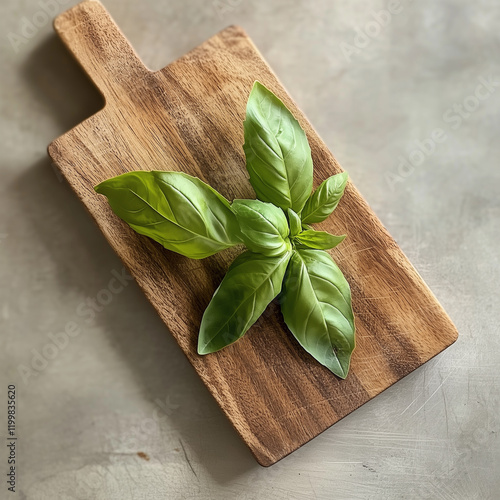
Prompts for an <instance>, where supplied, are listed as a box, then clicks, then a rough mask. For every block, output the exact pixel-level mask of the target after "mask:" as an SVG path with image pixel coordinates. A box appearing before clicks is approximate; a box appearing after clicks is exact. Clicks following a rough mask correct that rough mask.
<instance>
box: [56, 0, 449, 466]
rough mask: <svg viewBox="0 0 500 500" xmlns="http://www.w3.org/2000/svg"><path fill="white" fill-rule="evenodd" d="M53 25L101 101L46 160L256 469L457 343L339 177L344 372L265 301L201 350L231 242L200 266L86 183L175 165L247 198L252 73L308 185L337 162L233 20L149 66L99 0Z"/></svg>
mask: <svg viewBox="0 0 500 500" xmlns="http://www.w3.org/2000/svg"><path fill="white" fill-rule="evenodd" d="M54 27H55V30H56V31H57V33H58V34H59V36H60V37H61V38H62V40H63V42H64V43H65V44H66V45H67V47H68V48H69V50H70V51H71V52H72V53H73V55H74V56H75V57H76V59H77V60H78V61H79V62H80V63H81V65H82V66H83V68H84V69H85V71H86V72H87V73H88V74H89V76H90V78H91V79H92V80H93V81H94V83H95V84H96V85H97V87H98V88H99V89H100V91H101V92H102V94H103V96H104V98H105V102H106V104H105V106H104V109H102V110H101V111H99V112H98V113H96V114H95V115H93V116H92V117H90V118H89V119H87V120H85V121H84V122H83V123H81V124H79V125H78V126H76V127H75V128H73V129H72V130H70V131H69V132H67V133H66V134H64V135H63V136H61V137H59V138H58V139H56V140H55V141H54V142H53V143H52V144H50V146H49V148H48V151H49V154H50V156H51V157H52V159H53V161H54V162H55V163H56V165H57V166H58V167H59V168H60V169H61V171H62V173H63V174H64V176H65V177H66V179H67V180H68V182H69V183H70V185H71V187H72V188H73V189H74V191H75V192H76V194H77V195H78V197H79V198H80V199H81V200H82V201H83V203H84V204H85V206H86V207H87V209H88V210H89V212H90V213H91V215H92V216H93V217H94V219H95V221H96V222H97V224H98V225H99V227H100V228H101V230H102V232H103V233H104V235H105V236H106V238H107V239H108V241H109V243H110V244H111V246H112V247H113V248H114V250H115V251H116V252H117V254H118V255H119V256H120V258H121V259H122V260H123V262H124V264H125V265H126V267H127V268H128V269H129V271H130V273H131V274H132V275H133V276H134V278H135V279H136V281H137V283H138V284H139V286H140V287H141V288H142V289H143V291H144V293H145V294H146V296H147V297H148V299H149V300H150V301H151V303H152V304H153V306H154V307H155V308H156V310H157V311H158V314H159V315H160V316H161V318H162V320H163V321H164V322H165V324H166V325H167V327H168V329H169V330H170V332H171V333H172V335H173V336H174V337H175V339H176V340H177V342H178V343H179V345H180V346H181V348H182V350H183V351H184V353H185V354H186V356H187V357H188V359H189V361H190V362H191V363H192V365H193V366H194V368H195V370H196V371H197V372H198V374H199V376H200V377H201V378H202V380H203V382H204V383H205V385H206V386H207V388H208V389H209V391H210V392H211V393H212V395H213V397H214V398H215V399H216V400H217V403H218V404H219V405H220V407H221V408H222V410H223V411H224V413H225V414H226V415H227V417H228V418H229V420H230V421H231V423H232V424H233V426H234V427H235V429H236V431H237V432H238V433H239V434H240V436H241V437H242V438H243V440H244V441H245V443H246V444H247V445H248V446H249V448H250V450H251V451H252V453H253V454H254V455H255V457H256V459H257V461H258V462H259V463H260V464H262V465H264V466H268V465H271V464H274V463H275V462H276V461H278V460H280V459H281V458H283V457H284V456H285V455H287V454H289V453H291V452H292V451H294V450H296V449H297V448H299V447H300V446H301V445H303V444H304V443H306V442H307V441H309V440H310V439H312V438H314V437H315V436H317V435H318V434H319V433H320V432H322V431H324V430H325V429H327V428H328V427H330V426H331V425H332V424H334V423H335V422H337V421H338V420H339V419H341V418H342V417H344V416H345V415H347V414H348V413H350V412H351V411H353V410H354V409H356V408H358V407H359V406H360V405H362V404H363V403H366V402H367V401H368V400H370V399H371V398H373V397H374V396H376V395H377V394H379V393H380V392H382V391H383V390H384V389H386V388H387V387H389V386H390V385H392V384H394V382H396V381H398V380H399V379H401V378H402V377H404V376H405V375H407V374H408V373H410V372H411V371H412V370H414V369H415V368H417V367H419V366H420V365H422V363H425V362H426V361H427V360H429V359H430V358H432V357H433V356H435V355H436V354H437V353H439V352H440V351H442V350H443V349H445V348H446V347H448V346H449V345H450V344H452V343H453V342H454V341H455V340H456V338H457V332H456V329H455V327H454V326H453V324H452V322H451V321H450V319H449V318H448V316H447V315H446V313H445V312H444V310H443V309H442V307H441V306H440V305H439V303H438V302H437V300H436V298H435V297H434V296H433V294H432V292H431V291H430V290H429V289H428V288H427V286H426V284H425V283H424V282H423V280H422V278H421V277H420V276H419V275H418V273H417V272H416V271H415V269H414V268H413V267H412V265H411V264H410V262H409V261H408V259H407V258H406V257H405V255H404V254H403V252H402V251H401V250H400V248H399V247H398V245H397V244H396V243H395V241H394V240H393V239H392V238H391V236H390V235H389V234H388V233H387V231H386V229H385V228H384V227H383V226H382V224H381V223H380V221H379V220H378V219H377V217H376V216H375V214H374V213H373V212H372V210H371V209H370V207H369V206H368V205H367V203H366V202H365V200H364V199H363V198H362V197H361V195H360V194H359V193H358V191H357V190H356V188H355V187H354V186H353V185H352V184H351V183H349V185H348V186H347V189H346V193H345V196H344V198H343V199H342V201H341V203H340V205H339V207H338V208H337V210H336V211H335V213H334V215H333V216H332V217H330V218H329V219H328V220H327V221H326V222H324V223H323V224H318V228H321V229H324V230H328V231H330V232H332V233H335V234H344V233H347V235H348V238H347V239H346V241H345V242H344V243H343V244H341V245H340V246H339V247H337V248H336V249H334V250H332V252H331V254H332V256H333V258H334V259H335V260H336V261H337V263H338V264H339V266H340V268H341V269H342V271H343V272H344V274H345V276H346V278H347V280H348V281H349V283H350V285H351V289H352V297H353V307H354V311H355V314H356V327H357V347H356V350H355V351H354V355H353V358H352V366H351V371H350V373H349V375H348V377H347V379H346V380H344V381H343V380H340V379H338V378H336V377H335V376H334V375H333V374H332V373H331V372H329V371H328V370H327V369H326V368H324V367H323V366H321V365H320V364H319V363H317V362H316V361H315V360H314V359H313V358H312V357H310V356H309V355H308V354H307V353H306V352H305V351H304V350H303V349H302V348H301V347H300V346H299V345H298V343H297V342H296V341H295V340H294V338H293V337H292V335H291V334H290V332H289V331H288V330H287V328H286V326H285V324H284V323H283V319H282V317H281V314H280V312H279V305H278V304H277V303H276V302H274V303H272V304H271V305H270V306H269V307H268V309H267V311H266V313H264V315H263V316H262V317H261V319H260V320H258V321H257V323H256V324H255V325H254V326H253V327H252V328H251V329H250V331H249V332H248V333H247V334H246V335H245V337H243V339H241V340H239V341H238V342H236V343H235V344H233V345H231V346H230V347H228V348H226V349H223V350H222V351H219V352H217V353H215V354H209V355H207V356H203V357H202V356H199V355H198V354H197V353H196V344H197V337H198V328H199V325H200V320H201V317H202V314H203V311H204V309H205V307H206V306H207V304H208V303H209V301H210V298H211V296H212V294H213V292H214V290H215V289H216V287H217V286H218V284H219V283H220V281H221V279H222V277H223V275H224V273H225V271H226V269H227V267H228V265H229V263H230V262H231V261H232V259H233V258H234V257H235V255H236V254H237V253H238V250H228V251H226V252H223V253H222V254H218V255H216V256H213V257H209V258H207V259H204V260H198V261H195V260H189V259H187V258H185V257H182V256H180V255H177V254H175V253H172V252H170V251H168V250H166V249H164V248H163V247H161V246H160V245H159V244H157V243H155V242H154V241H152V240H150V239H148V238H146V237H144V236H140V235H138V234H137V233H135V232H134V231H132V230H131V229H130V228H129V227H128V226H127V225H126V224H125V223H124V222H122V221H121V220H120V219H119V218H118V217H116V216H115V215H114V214H113V212H112V211H111V209H110V208H109V206H108V203H107V200H106V198H105V197H104V196H100V195H97V194H96V193H95V192H94V190H93V186H94V185H96V184H98V183H99V182H101V181H103V180H105V179H108V178H109V177H112V176H115V175H118V174H122V173H124V172H128V171H131V170H140V169H143V170H180V171H183V172H186V173H188V174H191V175H195V176H198V177H200V178H201V179H203V180H204V181H205V182H208V183H209V184H210V185H211V186H213V187H214V188H216V189H217V190H219V191H220V192H221V193H222V194H223V195H224V196H226V197H227V198H228V199H229V200H232V199H234V198H255V194H254V192H253V190H252V188H251V186H250V183H249V181H248V175H247V171H246V169H245V157H244V153H243V148H242V145H243V119H244V116H245V105H246V100H247V98H248V94H249V92H250V89H251V87H252V84H253V82H254V80H260V81H261V82H262V83H263V84H264V85H266V86H267V87H268V88H270V89H271V90H272V91H273V92H275V93H276V94H277V95H278V96H279V97H280V98H281V99H282V100H283V101H284V102H285V104H286V105H287V106H288V107H289V108H290V109H291V111H292V112H293V114H294V115H295V116H296V118H297V119H298V120H299V122H300V124H301V125H302V127H303V128H304V130H305V131H306V133H307V136H308V139H309V142H310V144H311V150H312V156H313V160H314V172H315V174H314V185H315V187H316V186H317V185H318V184H319V183H320V182H321V181H322V180H324V179H326V178H327V177H328V176H330V175H333V174H335V173H338V172H341V171H342V170H341V168H340V166H339V164H338V163H337V161H336V160H335V158H334V157H333V156H332V154H331V153H330V152H329V151H328V149H327V147H326V146H325V144H324V143H323V142H322V140H321V139H320V138H319V136H318V134H317V133H316V132H315V131H314V129H313V128H312V126H311V124H310V123H309V122H308V121H307V119H306V118H305V116H304V115H303V114H302V112H301V111H300V110H299V109H298V108H297V106H296V104H295V103H294V102H293V101H292V99H291V98H290V96H289V95H288V94H287V93H286V91H285V90H284V88H283V86H282V85H281V83H280V82H279V81H278V79H277V78H276V76H275V75H274V73H273V72H272V70H271V69H270V68H269V66H268V65H267V63H266V62H265V61H264V59H263V58H262V56H261V54H260V53H259V52H258V50H257V49H256V48H255V46H254V45H253V43H252V42H251V40H250V39H249V38H248V37H247V35H246V34H245V33H244V31H243V30H242V29H241V28H238V27H234V26H231V27H229V28H227V29H225V30H224V31H222V32H220V33H219V34H217V35H215V36H214V37H212V38H210V39H209V40H207V41H206V42H204V43H203V44H202V45H200V46H199V47H197V48H196V49H194V50H193V51H191V52H189V53H188V54H186V55H185V56H184V57H181V58H180V59H179V60H177V61H175V62H173V63H172V64H170V65H168V66H167V67H165V68H164V69H162V70H160V71H157V72H151V71H149V70H148V69H147V68H146V67H145V66H144V65H143V64H142V62H141V61H140V60H139V58H138V57H137V55H136V54H135V52H134V51H133V49H132V48H131V46H130V45H129V43H128V42H127V40H126V39H125V37H124V36H123V34H122V33H121V32H120V30H119V28H118V27H117V26H116V24H115V23H114V22H113V20H112V19H111V18H110V16H109V14H108V13H107V11H106V10H105V8H104V7H103V6H102V5H101V4H100V3H99V2H97V1H86V2H83V3H80V4H79V5H77V6H75V7H73V8H72V9H70V10H68V11H67V12H64V13H63V14H61V15H60V16H59V17H57V19H56V20H55V23H54Z"/></svg>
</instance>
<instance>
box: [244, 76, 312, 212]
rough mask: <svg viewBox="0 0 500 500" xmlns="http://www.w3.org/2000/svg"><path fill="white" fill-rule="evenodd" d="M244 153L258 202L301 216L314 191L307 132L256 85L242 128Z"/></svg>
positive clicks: (281, 105)
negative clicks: (290, 209)
mask: <svg viewBox="0 0 500 500" xmlns="http://www.w3.org/2000/svg"><path fill="white" fill-rule="evenodd" d="M243 127H244V134H245V144H244V145H243V149H244V150H245V155H246V159H247V169H248V172H249V174H250V182H251V183H252V186H253V188H254V189H255V192H256V193H257V198H259V199H260V200H262V201H267V202H271V203H274V204H275V205H276V206H278V207H281V208H282V209H283V210H286V209H287V208H292V209H293V210H294V211H295V212H297V213H299V212H300V211H301V210H302V208H303V206H304V203H305V202H306V200H307V198H308V197H309V195H310V193H311V190H312V173H313V163H312V158H311V148H310V147H309V143H308V142H307V137H306V134H305V132H304V131H303V130H302V128H301V127H300V125H299V122H298V121H297V120H296V119H295V118H294V116H293V115H292V113H290V111H289V110H288V109H287V107H286V106H285V105H284V104H283V103H282V102H281V101H280V99H278V98H277V97H276V96H275V95H274V94H273V93H272V92H271V91H270V90H268V89H266V87H264V85H262V84H261V83H259V82H255V83H254V86H253V88H252V91H251V93H250V97H249V98H248V102H247V108H246V119H245V122H244V124H243Z"/></svg>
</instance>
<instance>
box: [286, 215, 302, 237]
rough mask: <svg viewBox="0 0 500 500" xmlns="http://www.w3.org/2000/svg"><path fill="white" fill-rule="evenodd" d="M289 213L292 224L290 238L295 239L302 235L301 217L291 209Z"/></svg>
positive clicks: (289, 220)
mask: <svg viewBox="0 0 500 500" xmlns="http://www.w3.org/2000/svg"><path fill="white" fill-rule="evenodd" d="M287 213H288V222H289V223H290V237H291V238H293V237H294V236H297V234H299V233H300V231H301V230H302V225H301V222H300V217H299V216H298V215H297V214H296V213H295V212H294V211H293V210H292V209H291V208H289V209H288V211H287Z"/></svg>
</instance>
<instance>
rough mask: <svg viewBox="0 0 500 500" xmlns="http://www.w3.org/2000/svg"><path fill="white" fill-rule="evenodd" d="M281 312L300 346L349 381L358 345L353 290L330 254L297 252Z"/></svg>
mask: <svg viewBox="0 0 500 500" xmlns="http://www.w3.org/2000/svg"><path fill="white" fill-rule="evenodd" d="M281 311H282V312H283V317H284V319H285V322H286V324H287V325H288V328H290V330H291V332H292V333H293V335H294V336H295V338H296V339H297V340H298V341H299V343H300V345H301V346H302V347H303V348H304V349H305V350H306V351H307V352H308V353H309V354H311V355H312V356H313V357H314V358H315V359H316V360H317V361H319V362H320V363H321V364H322V365H325V366H326V367H327V368H328V369H329V370H330V371H332V372H333V373H334V374H335V375H337V376H338V377H340V378H345V377H346V376H347V372H348V371H349V364H350V359H351V354H352V351H353V349H354V346H355V340H354V336H355V326H354V315H353V312H352V307H351V291H350V288H349V284H348V283H347V281H346V279H345V278H344V276H343V274H342V272H341V271H340V269H339V268H338V267H337V265H336V264H335V262H333V260H332V258H331V257H330V256H329V255H328V254H327V253H326V252H323V251H322V250H295V251H294V252H293V254H292V257H291V259H290V263H289V265H288V269H287V272H286V276H285V280H284V283H283V292H282V294H281Z"/></svg>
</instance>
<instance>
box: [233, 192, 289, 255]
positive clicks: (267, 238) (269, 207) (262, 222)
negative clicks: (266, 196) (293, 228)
mask: <svg viewBox="0 0 500 500" xmlns="http://www.w3.org/2000/svg"><path fill="white" fill-rule="evenodd" d="M231 208H232V210H233V212H234V213H235V214H236V219H237V220H238V223H239V225H240V230H241V236H242V239H243V242H244V243H245V245H246V246H247V247H248V248H249V249H250V250H252V251H253V252H258V253H262V254H264V255H280V254H282V253H284V252H287V251H290V250H291V244H290V240H289V239H288V232H289V229H288V222H287V220H286V217H285V214H284V213H283V210H281V209H280V208H278V207H275V206H274V205H273V204H272V203H264V202H263V201H260V200H234V201H233V204H232V205H231Z"/></svg>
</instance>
